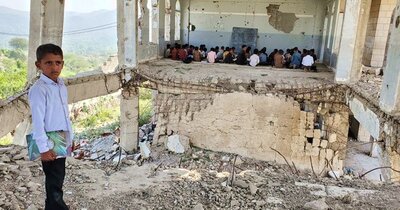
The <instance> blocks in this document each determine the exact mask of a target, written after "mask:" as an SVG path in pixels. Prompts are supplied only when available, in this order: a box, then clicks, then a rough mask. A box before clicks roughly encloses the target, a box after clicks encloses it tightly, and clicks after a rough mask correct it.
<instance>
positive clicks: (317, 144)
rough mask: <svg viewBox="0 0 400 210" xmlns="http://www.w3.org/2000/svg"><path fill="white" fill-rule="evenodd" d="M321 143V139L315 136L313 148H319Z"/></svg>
mask: <svg viewBox="0 0 400 210" xmlns="http://www.w3.org/2000/svg"><path fill="white" fill-rule="evenodd" d="M314 134H315V132H314ZM320 142H321V139H320V138H316V137H315V136H314V139H313V142H312V146H313V147H319V144H320Z"/></svg>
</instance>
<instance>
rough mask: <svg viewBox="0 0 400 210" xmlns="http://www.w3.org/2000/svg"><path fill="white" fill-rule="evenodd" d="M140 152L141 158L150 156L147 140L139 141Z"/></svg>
mask: <svg viewBox="0 0 400 210" xmlns="http://www.w3.org/2000/svg"><path fill="white" fill-rule="evenodd" d="M139 148H140V154H141V155H142V158H144V159H148V158H149V157H150V153H151V151H150V143H149V142H148V141H144V142H139Z"/></svg>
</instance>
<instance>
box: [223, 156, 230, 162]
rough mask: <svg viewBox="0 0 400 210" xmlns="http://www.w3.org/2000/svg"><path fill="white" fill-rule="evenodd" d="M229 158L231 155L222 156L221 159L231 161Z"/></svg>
mask: <svg viewBox="0 0 400 210" xmlns="http://www.w3.org/2000/svg"><path fill="white" fill-rule="evenodd" d="M229 160H230V157H229V156H226V155H225V156H222V158H221V161H222V162H229Z"/></svg>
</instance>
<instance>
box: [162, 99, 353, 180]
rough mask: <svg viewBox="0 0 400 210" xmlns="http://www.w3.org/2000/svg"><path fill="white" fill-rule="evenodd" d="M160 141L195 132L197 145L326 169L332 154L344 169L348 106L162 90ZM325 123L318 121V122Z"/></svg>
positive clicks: (335, 163) (335, 164)
mask: <svg viewBox="0 0 400 210" xmlns="http://www.w3.org/2000/svg"><path fill="white" fill-rule="evenodd" d="M155 109H156V116H157V128H156V136H155V141H156V142H158V143H160V142H163V141H165V140H166V138H167V136H168V135H169V134H172V133H174V134H180V135H185V136H188V137H189V138H190V141H191V143H192V144H193V145H195V146H198V147H202V148H206V149H211V150H215V151H223V152H230V153H236V154H240V155H243V156H246V157H251V158H256V159H260V160H266V161H277V162H279V163H285V162H284V160H283V159H282V157H281V156H279V155H278V154H277V153H276V152H274V151H273V150H272V149H271V148H274V149H276V150H278V151H279V152H281V153H282V154H283V155H284V156H285V157H286V158H287V159H288V161H289V162H291V161H293V162H294V163H295V164H296V167H297V168H300V169H311V162H310V158H311V159H312V162H313V167H314V169H315V170H316V172H317V173H319V172H321V171H326V170H327V169H328V167H327V165H326V160H325V158H327V159H328V160H329V162H330V164H331V165H332V166H333V167H334V168H335V169H339V168H341V167H342V164H343V160H344V158H345V155H344V148H346V144H347V131H348V125H349V123H348V110H347V109H346V108H345V106H343V105H338V104H331V103H318V102H316V103H311V102H310V103H306V104H302V103H299V102H297V101H296V100H294V99H293V98H291V97H288V96H286V95H272V94H267V95H253V94H250V93H238V92H236V93H228V94H178V95H177V94H158V96H157V99H156V108H155ZM316 122H319V123H321V124H320V125H321V127H315V123H316Z"/></svg>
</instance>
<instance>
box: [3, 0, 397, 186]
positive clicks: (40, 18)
mask: <svg viewBox="0 0 400 210" xmlns="http://www.w3.org/2000/svg"><path fill="white" fill-rule="evenodd" d="M66 1H68V0H66ZM147 1H151V2H147ZM147 1H146V0H139V1H132V0H117V23H118V26H117V30H118V31H117V34H118V43H117V44H118V64H117V67H115V68H110V69H107V73H103V72H101V71H98V72H94V73H92V74H87V75H83V76H80V77H76V78H67V79H66V80H65V81H66V84H67V85H68V91H69V103H76V102H79V101H82V100H85V99H89V98H93V97H98V96H104V95H108V94H111V93H115V92H118V91H120V92H121V101H120V110H121V118H120V119H121V120H120V123H121V125H120V129H121V134H120V138H121V144H122V146H123V148H126V149H128V150H130V151H133V150H136V149H137V145H138V132H139V131H138V113H139V111H138V101H139V99H138V91H139V87H145V88H150V89H153V90H154V92H155V94H154V95H153V100H154V107H155V108H154V114H155V123H156V124H157V127H156V131H155V136H154V140H153V144H163V143H164V142H165V141H166V140H167V138H168V136H170V135H172V134H178V135H180V136H185V137H188V138H189V139H190V143H191V144H192V145H194V146H196V147H201V148H205V149H209V150H214V151H223V152H229V153H235V154H239V155H242V156H245V157H250V158H256V159H259V160H266V161H277V162H279V163H283V164H285V162H286V161H285V159H284V158H283V157H285V158H286V160H287V161H288V162H289V163H290V164H294V165H295V166H296V167H297V168H298V169H312V170H314V171H316V172H317V173H321V174H323V173H326V172H328V171H331V170H341V169H342V168H343V167H344V166H345V164H346V159H347V158H349V157H348V155H346V151H347V149H348V148H349V147H350V142H349V139H350V137H352V138H354V139H357V141H358V142H362V144H364V145H367V146H368V151H367V153H368V154H369V155H370V156H372V157H373V158H374V159H375V160H377V162H378V165H377V167H382V168H380V169H379V170H377V171H378V173H379V176H380V178H381V179H382V180H392V181H393V180H394V181H399V180H400V174H399V173H396V172H395V171H394V170H400V142H399V139H400V127H399V125H400V124H399V114H400V94H399V93H400V71H399V68H400V59H399V56H400V28H399V25H400V1H399V0H398V1H395V0H297V1H290V0H275V1H270V0H267V1H256V0H250V1H249V0H219V1H211V0H147ZM64 3H65V2H64V0H59V1H46V0H43V1H36V0H32V1H31V10H30V12H31V14H30V35H29V61H28V66H29V68H28V69H29V72H28V79H29V80H32V79H33V78H35V77H36V75H37V72H36V70H35V69H36V68H35V67H34V61H35V49H36V47H37V46H38V45H40V44H42V43H48V42H52V43H55V44H58V45H61V43H62V39H63V36H62V34H63V19H64ZM194 28H195V30H193V29H194ZM189 29H190V30H189ZM249 31H250V32H249ZM234 32H235V33H234ZM254 32H255V33H254ZM234 34H235V35H234ZM238 40H239V41H241V42H242V43H243V44H251V43H253V44H254V45H255V46H254V47H258V48H262V47H264V46H265V47H267V49H268V52H270V51H271V50H272V49H274V48H278V49H286V48H293V47H295V46H297V47H299V49H303V48H306V49H311V48H314V49H315V50H316V52H317V55H318V59H319V61H320V62H321V63H322V64H323V65H321V67H319V72H316V73H315V72H303V71H301V70H290V69H285V70H282V69H281V70H279V69H274V68H272V67H257V68H251V67H247V66H237V65H228V64H206V63H191V64H184V63H182V62H177V61H171V60H169V59H161V58H162V56H163V53H164V50H165V46H166V44H167V43H171V44H173V43H176V42H177V43H182V44H185V43H190V44H192V45H196V46H199V45H200V44H205V45H207V46H234V45H238V44H241V43H239V42H237V41H238ZM254 47H253V49H254ZM236 49H239V48H237V47H236ZM382 74H383V76H382ZM0 121H1V122H2V126H1V127H0V136H4V135H6V134H8V133H10V132H13V133H14V143H15V144H21V143H22V142H23V141H24V135H25V133H26V132H28V130H29V127H30V126H29V121H30V111H29V106H28V103H27V96H26V93H22V94H20V95H17V96H14V97H12V98H10V99H9V100H8V101H7V102H6V103H5V104H2V105H1V107H0ZM369 169H371V168H369ZM369 169H365V170H369ZM393 169H394V170H393Z"/></svg>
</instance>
